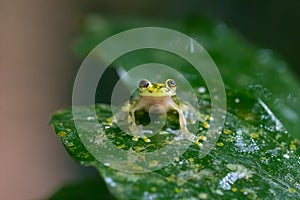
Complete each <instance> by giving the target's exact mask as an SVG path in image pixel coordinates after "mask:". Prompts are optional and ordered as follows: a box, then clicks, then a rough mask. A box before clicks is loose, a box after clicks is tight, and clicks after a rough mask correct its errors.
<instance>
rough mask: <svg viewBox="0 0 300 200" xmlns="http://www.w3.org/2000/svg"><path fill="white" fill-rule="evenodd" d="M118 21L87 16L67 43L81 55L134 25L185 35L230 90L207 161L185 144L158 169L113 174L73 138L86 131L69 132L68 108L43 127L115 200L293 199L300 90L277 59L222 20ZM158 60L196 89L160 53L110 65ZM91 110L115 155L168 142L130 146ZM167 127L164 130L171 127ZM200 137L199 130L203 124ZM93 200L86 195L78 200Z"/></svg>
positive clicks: (104, 115)
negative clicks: (118, 151)
mask: <svg viewBox="0 0 300 200" xmlns="http://www.w3.org/2000/svg"><path fill="white" fill-rule="evenodd" d="M119 20H120V19H118V23H115V22H116V20H115V19H112V20H106V19H104V18H101V17H98V16H95V15H94V16H91V17H89V18H88V19H87V21H86V23H85V27H84V32H83V36H82V37H81V38H79V39H78V40H77V42H76V44H75V49H76V51H77V53H78V55H79V56H84V55H86V54H87V53H88V52H89V51H90V50H91V49H92V48H93V47H94V46H95V45H97V44H98V43H99V42H101V41H103V40H104V39H105V38H106V37H109V36H111V35H112V34H116V33H118V32H120V31H124V30H127V29H130V28H135V27H139V26H162V27H168V28H172V29H175V30H179V31H181V32H183V33H186V34H189V35H190V36H192V37H194V38H195V39H196V40H197V41H199V42H200V43H201V44H203V46H204V47H205V48H206V50H208V52H209V53H210V54H211V56H212V58H213V59H214V61H215V62H216V64H217V66H218V67H219V70H220V71H221V74H222V78H223V80H224V82H225V84H226V85H227V86H228V88H231V90H229V89H228V90H227V98H228V99H227V102H228V108H227V116H226V123H225V126H224V127H222V134H221V135H220V138H219V140H218V142H217V144H216V145H215V147H214V148H213V149H212V151H210V153H209V154H208V155H207V156H205V157H203V158H199V147H198V146H196V145H191V146H190V147H189V148H188V149H187V151H186V152H185V153H184V154H183V155H182V156H180V157H179V158H178V159H176V160H175V161H174V162H173V163H172V164H170V165H169V166H167V167H165V168H162V169H160V170H155V171H153V172H150V173H142V174H132V173H125V172H120V171H116V170H114V169H112V168H110V167H108V166H106V165H107V164H106V165H104V164H103V163H101V162H100V161H98V160H97V159H95V157H94V156H93V155H92V154H91V153H90V152H89V151H88V150H87V149H86V147H85V146H84V144H83V143H82V141H81V139H80V137H79V134H81V135H84V134H85V133H88V132H89V130H86V132H80V133H78V132H77V129H76V127H75V124H74V118H73V115H72V110H71V109H65V110H61V111H57V112H56V113H55V114H54V115H53V116H52V119H51V124H52V126H53V127H54V130H55V132H56V134H57V135H58V136H59V137H60V139H61V141H62V143H63V144H64V146H65V147H66V149H67V151H68V152H69V154H70V155H71V156H72V157H73V159H74V160H76V161H77V162H78V163H80V164H81V165H84V166H94V167H96V168H97V169H98V171H99V172H100V174H101V176H102V177H103V179H104V180H105V182H106V184H107V187H108V189H109V191H110V192H111V194H113V196H115V197H116V198H117V199H245V198H249V199H298V198H299V196H300V171H299V169H298V166H299V164H300V149H299V141H298V140H297V139H294V138H292V137H291V135H293V136H294V137H298V138H300V134H299V131H298V130H299V129H300V123H298V122H299V120H300V107H299V106H298V102H299V100H300V87H299V83H298V82H297V80H296V79H295V78H294V77H293V76H292V75H291V73H290V72H289V71H288V70H287V66H286V64H285V63H284V62H283V61H282V60H280V59H279V58H278V57H277V56H276V55H274V53H272V51H270V50H260V49H257V48H255V47H253V46H252V45H250V44H248V43H247V42H245V41H244V40H243V39H241V37H240V36H239V35H238V34H236V33H234V32H232V31H230V30H229V29H228V28H227V27H226V26H225V25H224V24H222V23H211V22H210V21H207V20H205V19H198V18H197V19H195V18H190V19H188V20H186V21H185V22H177V23H175V24H171V25H170V24H168V25H166V24H167V23H163V22H159V23H157V22H147V21H140V20H123V21H121V22H120V21H119ZM161 60H163V61H164V62H166V64H168V65H172V66H174V67H175V68H176V69H179V70H180V71H181V72H182V73H183V74H184V76H185V77H188V80H189V81H191V85H192V86H193V87H194V89H195V90H196V91H197V89H198V88H197V87H199V85H201V84H204V82H203V81H202V80H199V79H196V78H195V77H194V76H193V71H192V70H191V68H190V67H188V66H187V64H186V63H185V62H184V61H182V60H180V59H178V58H174V56H172V55H170V54H166V53H165V52H157V51H153V50H146V51H145V52H139V51H137V52H132V53H130V54H127V55H125V56H123V57H120V58H119V59H118V60H116V61H115V63H114V64H113V66H114V67H115V68H116V69H118V70H119V69H120V67H121V66H122V70H129V69H131V68H132V67H134V66H136V65H138V64H144V63H147V62H156V61H157V62H159V61H161ZM274 79H276V81H274ZM236 91H237V92H236ZM199 95H200V94H199ZM205 95H206V96H205ZM200 99H201V102H200V103H201V104H202V107H201V110H200V112H202V113H209V101H208V99H207V94H203V96H200ZM93 108H94V105H91V106H84V107H81V108H80V109H81V110H82V116H81V118H80V119H76V120H81V122H82V123H85V124H86V125H87V127H88V126H89V125H91V124H90V121H89V120H88V116H89V114H90V110H91V109H93ZM95 108H96V112H97V119H98V121H99V126H100V127H97V128H98V129H99V130H101V131H100V133H101V134H105V135H107V137H108V138H109V139H110V140H111V141H112V143H114V144H115V145H116V146H118V147H119V148H122V149H123V150H128V149H135V150H137V151H154V150H156V149H158V148H161V147H162V144H164V141H166V140H167V139H168V138H169V139H170V138H172V137H171V136H170V135H168V134H167V135H164V136H157V137H158V138H157V140H152V143H151V144H148V143H144V142H143V141H138V142H137V143H135V142H133V141H132V140H131V137H130V136H128V135H126V134H125V133H124V132H122V131H121V130H120V129H118V128H117V127H114V126H108V125H107V124H106V121H107V119H108V118H109V117H110V116H111V115H112V114H111V107H110V105H105V104H98V105H96V106H95ZM171 122H172V121H171ZM175 125H176V123H175ZM167 126H170V127H172V126H174V123H169V124H167ZM90 129H92V127H91V128H90ZM202 133H205V128H204V127H203V125H202ZM169 136H170V137H169ZM160 137H162V138H160ZM94 145H95V146H94V147H93V148H97V145H99V142H98V143H97V142H96V143H95V144H94ZM134 147H139V148H134ZM143 147H144V148H143ZM91 187H92V186H91ZM97 197H98V196H93V195H92V193H87V194H86V198H85V199H97Z"/></svg>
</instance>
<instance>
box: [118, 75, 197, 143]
mask: <svg viewBox="0 0 300 200" xmlns="http://www.w3.org/2000/svg"><path fill="white" fill-rule="evenodd" d="M176 89H177V84H176V82H175V81H174V80H173V79H167V80H166V81H165V82H164V83H154V82H151V81H149V80H147V79H142V80H141V81H140V82H139V84H138V96H137V98H132V99H130V100H129V101H127V102H126V103H125V105H124V106H123V107H122V108H121V110H122V112H123V113H124V111H125V112H127V113H128V128H129V130H130V132H131V133H132V135H133V138H132V140H134V141H138V139H139V138H142V139H143V140H144V141H145V142H151V140H150V138H148V137H146V136H145V135H144V134H143V133H142V132H141V131H140V129H139V127H138V126H137V124H136V119H135V117H136V116H135V113H136V111H138V110H145V111H146V112H149V110H150V109H151V112H153V113H157V114H160V113H167V112H168V111H170V110H174V111H176V112H177V113H178V121H179V133H180V136H182V137H183V138H185V139H188V140H190V141H192V142H194V143H195V144H197V145H199V144H200V143H199V138H197V136H196V135H194V134H193V133H191V132H190V131H189V130H188V127H187V119H186V116H185V115H184V110H192V111H193V112H195V116H196V117H197V118H199V117H198V116H199V112H198V111H197V110H196V109H195V108H194V107H193V106H192V105H191V104H189V103H187V102H182V101H180V99H179V98H178V97H177V96H176ZM118 120H124V116H123V115H120V114H117V115H116V116H115V117H114V121H115V122H117V121H118Z"/></svg>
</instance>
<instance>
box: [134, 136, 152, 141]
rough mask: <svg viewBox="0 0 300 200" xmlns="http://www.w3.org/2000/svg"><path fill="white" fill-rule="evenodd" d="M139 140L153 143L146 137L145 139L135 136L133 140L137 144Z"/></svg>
mask: <svg viewBox="0 0 300 200" xmlns="http://www.w3.org/2000/svg"><path fill="white" fill-rule="evenodd" d="M139 138H142V139H143V140H144V141H145V142H151V140H150V139H149V138H147V137H145V136H143V137H138V136H133V137H132V140H133V141H135V142H137V141H138V140H139Z"/></svg>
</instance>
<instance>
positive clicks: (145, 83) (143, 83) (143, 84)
mask: <svg viewBox="0 0 300 200" xmlns="http://www.w3.org/2000/svg"><path fill="white" fill-rule="evenodd" d="M150 85H151V82H150V81H148V80H145V79H144V80H141V81H140V83H139V87H140V88H148V87H149V86H150Z"/></svg>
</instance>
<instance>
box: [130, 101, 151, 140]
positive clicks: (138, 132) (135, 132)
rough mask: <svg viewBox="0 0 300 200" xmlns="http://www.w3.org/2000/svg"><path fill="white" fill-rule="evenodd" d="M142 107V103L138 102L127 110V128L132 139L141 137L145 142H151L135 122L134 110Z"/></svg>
mask: <svg viewBox="0 0 300 200" xmlns="http://www.w3.org/2000/svg"><path fill="white" fill-rule="evenodd" d="M142 107H143V103H142V102H139V103H138V104H137V105H136V106H135V107H134V108H132V109H130V110H129V115H128V128H129V131H130V132H131V133H132V134H133V135H134V136H133V138H132V140H133V141H138V139H139V138H142V139H143V140H144V141H145V142H151V140H150V139H149V138H147V137H146V136H145V135H144V134H143V133H142V132H141V130H140V129H139V128H138V126H137V125H136V122H135V111H137V110H139V109H141V108H142Z"/></svg>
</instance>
